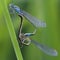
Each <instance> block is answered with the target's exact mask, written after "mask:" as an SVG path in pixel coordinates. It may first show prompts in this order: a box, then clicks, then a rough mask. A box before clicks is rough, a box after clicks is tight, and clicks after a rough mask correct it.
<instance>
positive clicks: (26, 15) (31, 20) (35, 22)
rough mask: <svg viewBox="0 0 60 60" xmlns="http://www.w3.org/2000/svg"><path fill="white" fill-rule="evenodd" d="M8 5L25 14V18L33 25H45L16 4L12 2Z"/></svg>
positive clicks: (20, 13)
mask: <svg viewBox="0 0 60 60" xmlns="http://www.w3.org/2000/svg"><path fill="white" fill-rule="evenodd" d="M9 6H10V7H11V8H12V9H14V10H15V11H16V12H17V13H18V14H19V15H23V16H25V18H27V20H28V21H30V22H31V23H32V24H33V25H34V26H35V27H46V23H45V22H43V21H41V20H38V19H37V18H35V17H33V16H32V15H30V14H29V13H27V12H26V11H23V10H21V9H20V8H19V7H18V6H16V5H14V4H10V5H9Z"/></svg>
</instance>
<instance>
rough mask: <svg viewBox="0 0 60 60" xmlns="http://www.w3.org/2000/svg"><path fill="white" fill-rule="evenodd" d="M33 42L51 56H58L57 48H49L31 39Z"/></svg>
mask: <svg viewBox="0 0 60 60" xmlns="http://www.w3.org/2000/svg"><path fill="white" fill-rule="evenodd" d="M31 42H32V43H34V44H35V45H36V46H37V47H38V48H39V49H40V50H42V51H43V52H44V53H46V54H48V55H51V56H57V55H58V53H57V51H56V50H55V49H53V48H49V47H48V46H46V45H43V44H40V43H38V42H36V41H34V40H31Z"/></svg>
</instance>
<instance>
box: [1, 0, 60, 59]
mask: <svg viewBox="0 0 60 60" xmlns="http://www.w3.org/2000/svg"><path fill="white" fill-rule="evenodd" d="M4 2H5V3H6V6H7V7H8V6H9V4H10V3H14V4H16V5H18V6H19V7H20V8H22V9H23V10H25V11H27V12H29V13H30V14H31V15H33V16H35V17H37V18H38V19H41V20H44V21H45V22H46V24H47V27H46V28H38V30H37V32H36V34H35V35H34V36H32V37H31V39H33V40H36V41H38V42H39V43H42V44H45V45H47V46H49V47H52V48H55V49H56V50H57V51H58V56H56V57H54V56H49V55H46V54H45V53H43V52H42V51H41V50H39V49H38V48H37V47H36V46H35V45H34V44H30V45H29V46H23V47H22V48H21V49H20V50H21V54H22V56H23V60H60V0H0V60H17V57H16V54H15V50H14V46H13V44H12V42H11V37H10V34H9V29H8V28H7V24H6V19H8V15H7V14H6V15H5V14H4V13H5V12H6V11H5V10H4V8H5V6H4ZM7 10H8V13H9V16H10V18H11V21H12V23H13V27H14V30H15V33H16V36H17V35H18V30H19V25H20V18H19V17H18V16H17V14H15V13H13V14H11V13H10V12H9V7H8V8H7ZM5 16H7V17H6V18H5ZM34 29H35V28H34V27H33V26H32V24H31V23H29V22H28V21H27V20H26V19H25V18H24V24H23V30H22V32H24V33H25V32H33V31H34Z"/></svg>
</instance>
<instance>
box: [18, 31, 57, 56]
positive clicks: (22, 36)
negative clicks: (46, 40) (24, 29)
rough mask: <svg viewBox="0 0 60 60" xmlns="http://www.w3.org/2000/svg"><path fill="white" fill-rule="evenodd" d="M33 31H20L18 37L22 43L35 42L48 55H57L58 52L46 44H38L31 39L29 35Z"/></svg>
mask: <svg viewBox="0 0 60 60" xmlns="http://www.w3.org/2000/svg"><path fill="white" fill-rule="evenodd" d="M34 34H35V33H34V32H33V33H25V34H24V33H20V35H19V38H20V41H21V43H22V44H24V45H27V46H28V45H29V44H30V43H33V44H35V45H36V46H37V47H38V48H39V49H40V50H42V51H43V52H44V53H46V54H48V55H50V56H57V55H58V53H57V51H56V50H55V49H53V48H49V47H47V46H46V45H43V44H40V43H38V42H36V41H35V40H31V39H30V38H29V37H30V36H32V35H34Z"/></svg>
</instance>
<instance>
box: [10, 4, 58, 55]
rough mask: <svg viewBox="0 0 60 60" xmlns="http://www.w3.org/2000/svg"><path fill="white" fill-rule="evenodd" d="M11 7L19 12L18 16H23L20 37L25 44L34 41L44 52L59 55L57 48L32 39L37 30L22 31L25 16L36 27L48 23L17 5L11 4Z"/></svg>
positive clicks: (44, 25)
mask: <svg viewBox="0 0 60 60" xmlns="http://www.w3.org/2000/svg"><path fill="white" fill-rule="evenodd" d="M10 7H11V8H12V9H14V10H15V11H16V12H17V13H18V16H20V17H21V24H20V30H19V39H20V41H21V43H22V44H24V45H27V46H28V45H30V43H33V44H35V45H36V46H37V47H38V48H39V49H41V50H42V51H43V52H44V53H46V54H48V55H51V56H57V55H58V53H57V51H56V50H55V49H53V48H49V47H47V46H46V45H43V44H40V43H38V42H36V41H34V40H31V39H30V36H33V35H34V34H35V33H36V30H35V31H34V32H33V33H21V31H22V25H23V16H24V17H26V18H27V19H28V21H30V22H31V23H32V24H33V25H34V26H35V27H46V23H45V22H42V21H40V20H38V19H36V18H35V17H33V16H31V15H30V14H29V13H27V12H25V11H23V10H21V9H20V8H19V7H18V6H16V5H13V4H10Z"/></svg>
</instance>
